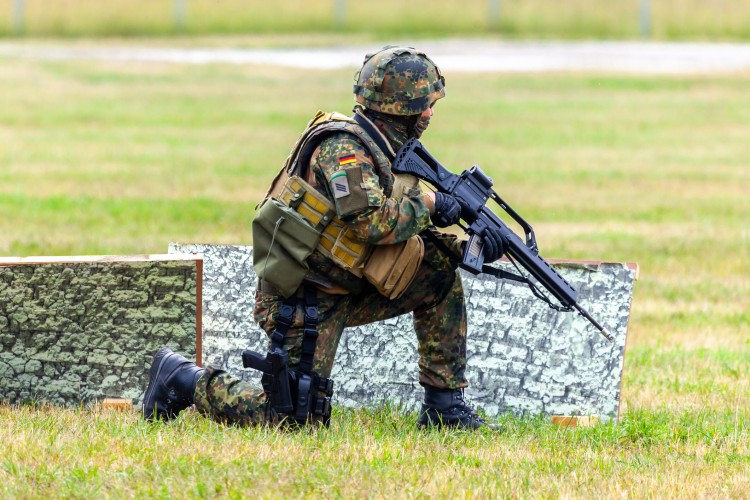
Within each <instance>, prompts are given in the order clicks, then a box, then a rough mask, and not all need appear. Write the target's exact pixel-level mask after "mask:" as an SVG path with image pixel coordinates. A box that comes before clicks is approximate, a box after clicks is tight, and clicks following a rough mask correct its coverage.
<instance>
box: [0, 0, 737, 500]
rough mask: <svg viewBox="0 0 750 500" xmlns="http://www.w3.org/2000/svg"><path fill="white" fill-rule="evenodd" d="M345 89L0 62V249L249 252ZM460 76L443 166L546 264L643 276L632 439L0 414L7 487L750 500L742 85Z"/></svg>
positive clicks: (167, 68)
mask: <svg viewBox="0 0 750 500" xmlns="http://www.w3.org/2000/svg"><path fill="white" fill-rule="evenodd" d="M509 3H510V2H509ZM438 63H439V61H438ZM352 73H353V71H332V72H321V71H309V70H307V71H302V70H289V69H278V68H272V67H262V66H229V65H218V64H217V65H205V66H188V65H162V64H145V63H144V64H124V63H89V62H39V61H28V60H16V59H10V58H5V59H2V58H0V214H2V217H0V255H43V254H44V255H75V254H118V253H164V252H166V249H167V244H168V243H169V242H170V241H184V242H192V241H199V242H211V243H233V244H239V243H241V244H247V243H251V241H250V234H249V221H250V218H251V216H252V213H253V207H254V206H255V204H256V203H257V201H258V200H259V197H260V196H262V194H263V192H264V191H265V189H266V186H267V184H268V183H269V181H270V179H271V178H272V177H273V175H274V173H275V172H276V170H277V169H278V167H279V165H280V163H281V162H282V161H283V159H284V158H285V157H286V154H287V153H288V150H289V148H290V147H291V144H292V143H293V141H294V140H295V138H296V137H297V134H298V133H299V132H300V131H301V129H302V127H303V126H304V123H305V122H306V121H307V120H308V119H309V118H310V117H311V115H312V114H314V112H315V111H316V110H317V109H318V108H322V109H337V110H340V111H344V112H346V111H348V110H349V109H351V105H352V101H351V96H350V94H349V92H350V89H351V78H352ZM447 82H448V98H446V99H445V100H443V101H441V102H440V103H439V104H438V105H437V107H436V115H435V117H434V119H433V124H432V125H431V128H430V130H429V131H428V132H427V134H426V135H425V138H424V141H425V143H426V145H427V146H428V147H429V148H430V150H431V152H433V153H434V154H435V155H436V156H437V157H438V158H440V159H441V160H442V161H443V163H444V164H446V165H448V166H451V168H453V169H454V170H462V169H464V168H467V167H469V166H470V165H471V164H473V163H478V164H480V165H481V166H482V167H483V168H484V169H485V170H486V171H487V172H488V173H489V174H490V175H491V176H492V177H493V178H494V179H495V182H496V189H497V190H498V192H499V193H500V194H501V196H503V197H504V198H505V199H506V200H507V201H508V202H509V203H510V204H511V205H513V206H514V208H516V209H517V210H518V211H519V212H520V213H522V214H523V215H524V216H525V217H526V218H527V219H528V220H530V221H531V222H532V224H533V225H534V227H535V229H536V231H537V237H538V240H539V244H540V248H541V251H542V254H543V255H544V256H545V257H550V258H580V259H596V260H613V261H635V262H638V263H639V264H640V266H641V278H640V281H639V282H638V283H637V284H636V290H635V297H634V301H633V309H632V315H631V323H630V330H629V338H628V346H627V356H626V362H625V374H624V383H623V394H622V398H623V408H624V417H623V420H622V423H621V424H619V425H617V426H609V425H606V426H600V427H597V428H592V429H579V430H565V431H564V430H559V429H556V428H554V427H552V426H551V425H550V424H548V423H547V422H544V421H541V420H524V419H517V418H511V417H508V418H504V419H503V420H502V421H503V422H504V424H505V426H506V431H505V432H504V433H502V434H491V433H479V434H464V433H442V432H435V433H426V434H424V433H419V432H417V431H416V430H415V429H414V428H413V420H414V416H413V415H403V414H401V413H399V412H398V411H396V410H395V409H384V410H378V411H375V412H369V411H356V412H351V411H343V410H337V413H336V416H335V424H334V425H333V427H332V428H331V429H330V430H328V431H321V432H314V433H296V434H295V433H278V432H274V431H272V430H268V429H232V428H225V427H222V426H219V425H217V424H214V423H212V422H209V421H206V420H205V419H202V418H200V417H199V416H197V415H194V414H187V415H185V417H184V418H181V419H180V420H179V421H178V422H177V423H175V424H174V425H156V426H147V425H145V424H143V423H141V422H140V421H139V419H138V418H137V417H136V416H135V415H132V414H120V413H110V412H106V411H101V412H97V411H94V412H89V411H83V410H64V411H61V410H58V409H49V408H32V407H26V408H22V409H18V408H9V407H7V406H0V442H2V443H3V445H4V453H3V454H2V457H0V492H3V493H4V496H26V495H28V496H38V497H47V496H80V497H91V496H146V495H149V496H150V495H154V496H163V497H172V496H191V497H214V496H229V497H242V496H247V495H249V494H251V493H252V494H259V495H260V496H261V497H271V496H276V495H292V496H316V497H328V496H341V497H351V496H375V497H389V496H402V497H409V496H414V497H453V496H459V497H469V496H473V497H487V496H502V497H506V496H509V497H537V496H545V497H546V496H551V497H557V496H574V497H578V496H593V495H596V494H603V495H605V496H608V497H615V496H617V497H620V496H625V497H632V498H637V497H685V496H688V497H696V496H698V497H699V496H710V497H733V498H746V497H747V496H748V493H747V492H748V491H750V479H749V478H750V459H749V458H748V456H749V455H750V409H749V408H750V397H749V396H748V394H750V316H749V314H750V313H748V311H750V230H748V226H747V220H748V219H749V218H750V197H748V192H749V187H750V170H749V169H748V156H749V153H750V148H748V144H750V94H749V93H748V92H747V88H748V85H750V74H732V75H719V76H689V77H685V76H682V77H677V76H674V77H652V76H632V75H630V76H623V75H615V74H544V75H538V74H513V75H488V74H482V75H478V74H468V73H461V74H448V75H447Z"/></svg>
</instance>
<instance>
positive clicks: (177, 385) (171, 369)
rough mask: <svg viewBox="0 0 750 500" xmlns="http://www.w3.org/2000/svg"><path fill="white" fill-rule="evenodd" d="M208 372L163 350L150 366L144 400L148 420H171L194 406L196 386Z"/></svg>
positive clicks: (165, 349) (144, 410) (144, 414)
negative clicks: (204, 373) (205, 372)
mask: <svg viewBox="0 0 750 500" xmlns="http://www.w3.org/2000/svg"><path fill="white" fill-rule="evenodd" d="M204 371H205V370H204V369H203V368H198V366H196V364H195V363H193V362H191V361H188V360H187V359H185V358H184V357H183V356H180V355H179V354H176V353H174V352H172V351H171V350H170V349H169V348H167V347H162V348H161V349H159V352H157V353H156V355H155V356H154V361H153V362H152V363H151V370H150V371H149V375H150V377H151V379H150V380H149V383H148V387H147V388H146V395H145V396H144V398H143V417H144V418H145V419H146V420H171V419H173V418H175V417H176V416H177V414H178V413H180V412H181V411H182V410H184V409H185V408H187V407H188V406H190V405H192V404H193V396H194V394H195V385H196V384H197V383H198V379H199V378H200V376H201V375H202V374H203V372H204Z"/></svg>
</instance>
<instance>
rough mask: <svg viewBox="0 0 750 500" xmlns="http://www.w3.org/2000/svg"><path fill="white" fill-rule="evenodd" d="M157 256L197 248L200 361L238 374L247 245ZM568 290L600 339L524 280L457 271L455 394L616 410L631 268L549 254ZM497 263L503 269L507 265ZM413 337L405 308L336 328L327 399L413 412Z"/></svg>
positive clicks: (508, 405)
mask: <svg viewBox="0 0 750 500" xmlns="http://www.w3.org/2000/svg"><path fill="white" fill-rule="evenodd" d="M169 253H178V254H191V253H192V254H198V255H202V256H203V261H204V268H203V271H204V277H203V359H204V361H205V363H206V364H210V365H213V366H216V367H221V368H222V369H224V370H227V371H229V372H231V373H233V374H234V375H237V376H239V377H241V378H242V379H244V380H248V381H256V382H257V381H258V380H259V374H258V372H256V371H253V370H245V369H243V368H242V359H241V354H242V351H243V350H244V349H254V350H256V351H259V352H265V351H266V348H267V344H266V336H265V333H263V332H262V330H260V329H259V328H258V326H257V325H256V324H255V323H254V322H253V304H254V297H255V290H256V275H255V272H254V270H253V266H252V247H249V246H222V245H203V244H180V243H172V244H170V246H169ZM552 264H553V265H554V267H555V268H556V269H557V270H558V272H560V274H562V275H563V277H565V279H567V280H568V281H569V282H570V283H571V284H573V286H575V287H576V288H577V289H578V291H579V299H580V303H581V304H582V305H583V306H584V307H586V308H587V309H588V311H589V312H590V313H591V314H592V315H593V317H595V318H596V319H597V320H598V321H599V322H600V323H602V324H603V325H604V326H605V327H607V328H608V329H609V330H610V332H611V333H612V334H613V335H614V336H615V342H614V343H609V342H607V341H606V340H605V339H604V338H603V337H602V336H601V335H600V334H599V333H598V332H597V331H596V330H595V329H594V328H593V327H592V326H590V325H589V323H588V322H587V321H586V320H585V319H584V318H582V317H580V316H578V315H577V314H575V313H560V312H557V311H555V310H553V309H550V308H548V307H547V305H546V304H544V303H543V302H542V301H540V300H538V299H537V298H535V297H534V296H533V295H532V294H531V292H530V290H529V289H528V287H526V286H524V285H518V284H514V283H510V282H505V281H498V280H496V279H494V278H491V277H489V276H485V275H481V276H478V277H476V276H471V275H469V274H466V273H463V274H462V279H463V284H464V290H465V293H466V302H467V312H468V321H469V331H468V345H467V356H468V367H467V371H466V375H467V378H468V380H469V384H470V387H469V388H468V389H467V390H466V397H467V399H469V400H470V401H471V402H472V403H473V404H475V405H476V406H477V407H479V408H481V409H482V410H483V411H484V412H485V413H486V414H488V415H490V416H494V415H498V414H501V413H504V412H514V413H518V414H532V415H535V414H545V415H591V416H598V417H600V418H601V419H602V420H608V419H613V418H614V419H616V418H617V417H618V414H619V401H620V385H621V381H622V371H623V366H624V356H625V340H626V335H627V328H628V319H629V315H630V303H631V298H632V293H633V285H634V282H635V279H636V276H637V271H638V269H637V265H635V264H626V263H592V262H552ZM498 266H499V267H501V268H504V269H505V270H508V271H511V272H512V271H513V269H512V267H511V265H510V264H509V263H507V262H502V261H501V262H499V263H498ZM417 373H418V370H417V345H416V338H415V335H414V332H413V327H412V323H411V315H403V316H400V317H398V318H393V319H389V320H386V321H381V322H378V323H374V324H371V325H366V326H362V327H357V328H350V329H347V330H345V331H344V334H343V336H342V339H341V342H340V344H339V348H338V352H337V354H336V363H335V366H334V369H333V373H332V377H333V379H334V381H335V383H336V387H335V394H334V402H335V403H337V404H340V405H345V406H365V405H376V404H379V403H381V402H383V401H385V400H390V401H392V402H395V403H397V404H401V405H403V407H405V408H409V409H416V408H418V406H419V404H420V402H421V399H422V393H423V392H422V388H421V387H420V386H419V384H418V382H417Z"/></svg>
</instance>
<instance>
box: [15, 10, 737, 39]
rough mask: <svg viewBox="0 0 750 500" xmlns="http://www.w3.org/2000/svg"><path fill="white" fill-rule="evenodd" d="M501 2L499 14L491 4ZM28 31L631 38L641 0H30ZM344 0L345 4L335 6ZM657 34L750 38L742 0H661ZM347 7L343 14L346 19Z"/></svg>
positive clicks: (25, 28) (654, 27)
mask: <svg viewBox="0 0 750 500" xmlns="http://www.w3.org/2000/svg"><path fill="white" fill-rule="evenodd" d="M493 1H494V3H495V4H496V5H499V6H500V10H499V12H494V11H493V10H492V9H491V5H492V4H493ZM24 2H25V6H26V9H25V16H24V17H25V23H24V26H23V34H24V35H27V36H57V37H77V36H96V37H99V36H129V37H132V36H144V35H148V36H169V35H184V34H192V35H196V34H202V35H205V34H246V35H258V34H267V35H268V34H280V33H282V34H288V33H318V34H320V33H326V34H342V33H344V34H360V35H363V36H369V37H374V38H378V39H383V38H391V39H392V38H394V37H405V36H408V37H410V38H413V37H444V36H456V35H472V36H474V35H491V36H496V35H501V36H503V37H507V38H547V39H555V38H566V39H592V38H608V39H633V38H637V37H639V36H640V31H641V28H640V13H639V6H640V0H628V1H619V2H613V1H609V0H566V1H565V2H559V1H555V0H474V1H471V2H455V1H452V0H411V1H409V2H402V1H399V0H380V1H379V2H378V4H377V6H374V5H373V4H370V3H367V2H357V1H354V0H345V1H344V2H339V1H338V0H314V1H311V0H285V1H283V2H266V1H262V0H220V1H217V0H184V3H185V5H186V6H187V9H186V14H185V18H184V22H183V23H182V24H181V22H180V21H178V20H176V19H178V18H176V17H175V11H174V1H173V0H158V1H157V0H107V2H101V1H98V0H55V1H54V2H49V1H47V0H24ZM337 3H344V4H345V5H346V7H345V9H344V11H336V8H335V5H336V4H337ZM12 4H13V2H12V1H11V0H6V1H5V2H2V3H0V36H8V35H11V34H13V21H12V20H13V10H12ZM651 5H652V15H651V24H652V29H651V32H652V35H651V36H652V37H653V38H655V39H662V40H685V39H702V40H748V39H750V4H748V2H746V1H744V0H658V1H656V0H654V1H652V2H651ZM342 15H343V17H342Z"/></svg>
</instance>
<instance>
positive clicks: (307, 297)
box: [242, 287, 333, 425]
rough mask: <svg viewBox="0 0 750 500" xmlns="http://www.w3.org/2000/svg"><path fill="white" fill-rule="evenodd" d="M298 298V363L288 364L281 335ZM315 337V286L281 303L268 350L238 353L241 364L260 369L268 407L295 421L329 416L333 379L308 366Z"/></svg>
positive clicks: (324, 420) (287, 329)
mask: <svg viewBox="0 0 750 500" xmlns="http://www.w3.org/2000/svg"><path fill="white" fill-rule="evenodd" d="M300 301H301V302H302V303H303V305H304V309H305V323H304V334H303V336H302V353H301V355H300V362H299V366H297V368H289V353H288V352H287V350H286V349H285V348H284V337H285V336H286V334H287V332H288V331H289V328H290V327H291V325H292V323H293V322H294V312H295V310H296V309H297V304H298V303H300ZM317 340H318V301H317V299H316V297H315V289H313V288H310V287H305V289H304V299H300V298H297V297H291V298H289V299H287V300H285V301H284V302H283V303H282V304H281V309H280V310H279V314H278V316H277V317H276V329H275V330H274V331H273V333H272V334H271V346H270V348H269V350H268V353H267V354H266V355H265V356H263V355H261V354H260V353H257V352H255V351H244V352H243V353H242V364H243V365H244V367H245V368H253V369H255V370H259V371H261V372H263V377H262V378H261V384H263V390H264V391H265V393H266V395H267V396H268V398H269V404H270V406H271V408H272V409H273V410H275V411H276V413H278V414H279V415H280V416H282V417H286V418H287V419H291V420H293V421H295V422H297V423H299V424H304V423H308V422H311V421H313V420H321V419H322V421H323V423H324V424H325V425H328V423H329V421H330V418H331V396H332V395H333V380H331V379H329V378H324V377H321V376H320V375H318V374H317V373H315V372H314V371H313V369H312V368H313V357H314V355H315V344H316V342H317Z"/></svg>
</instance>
